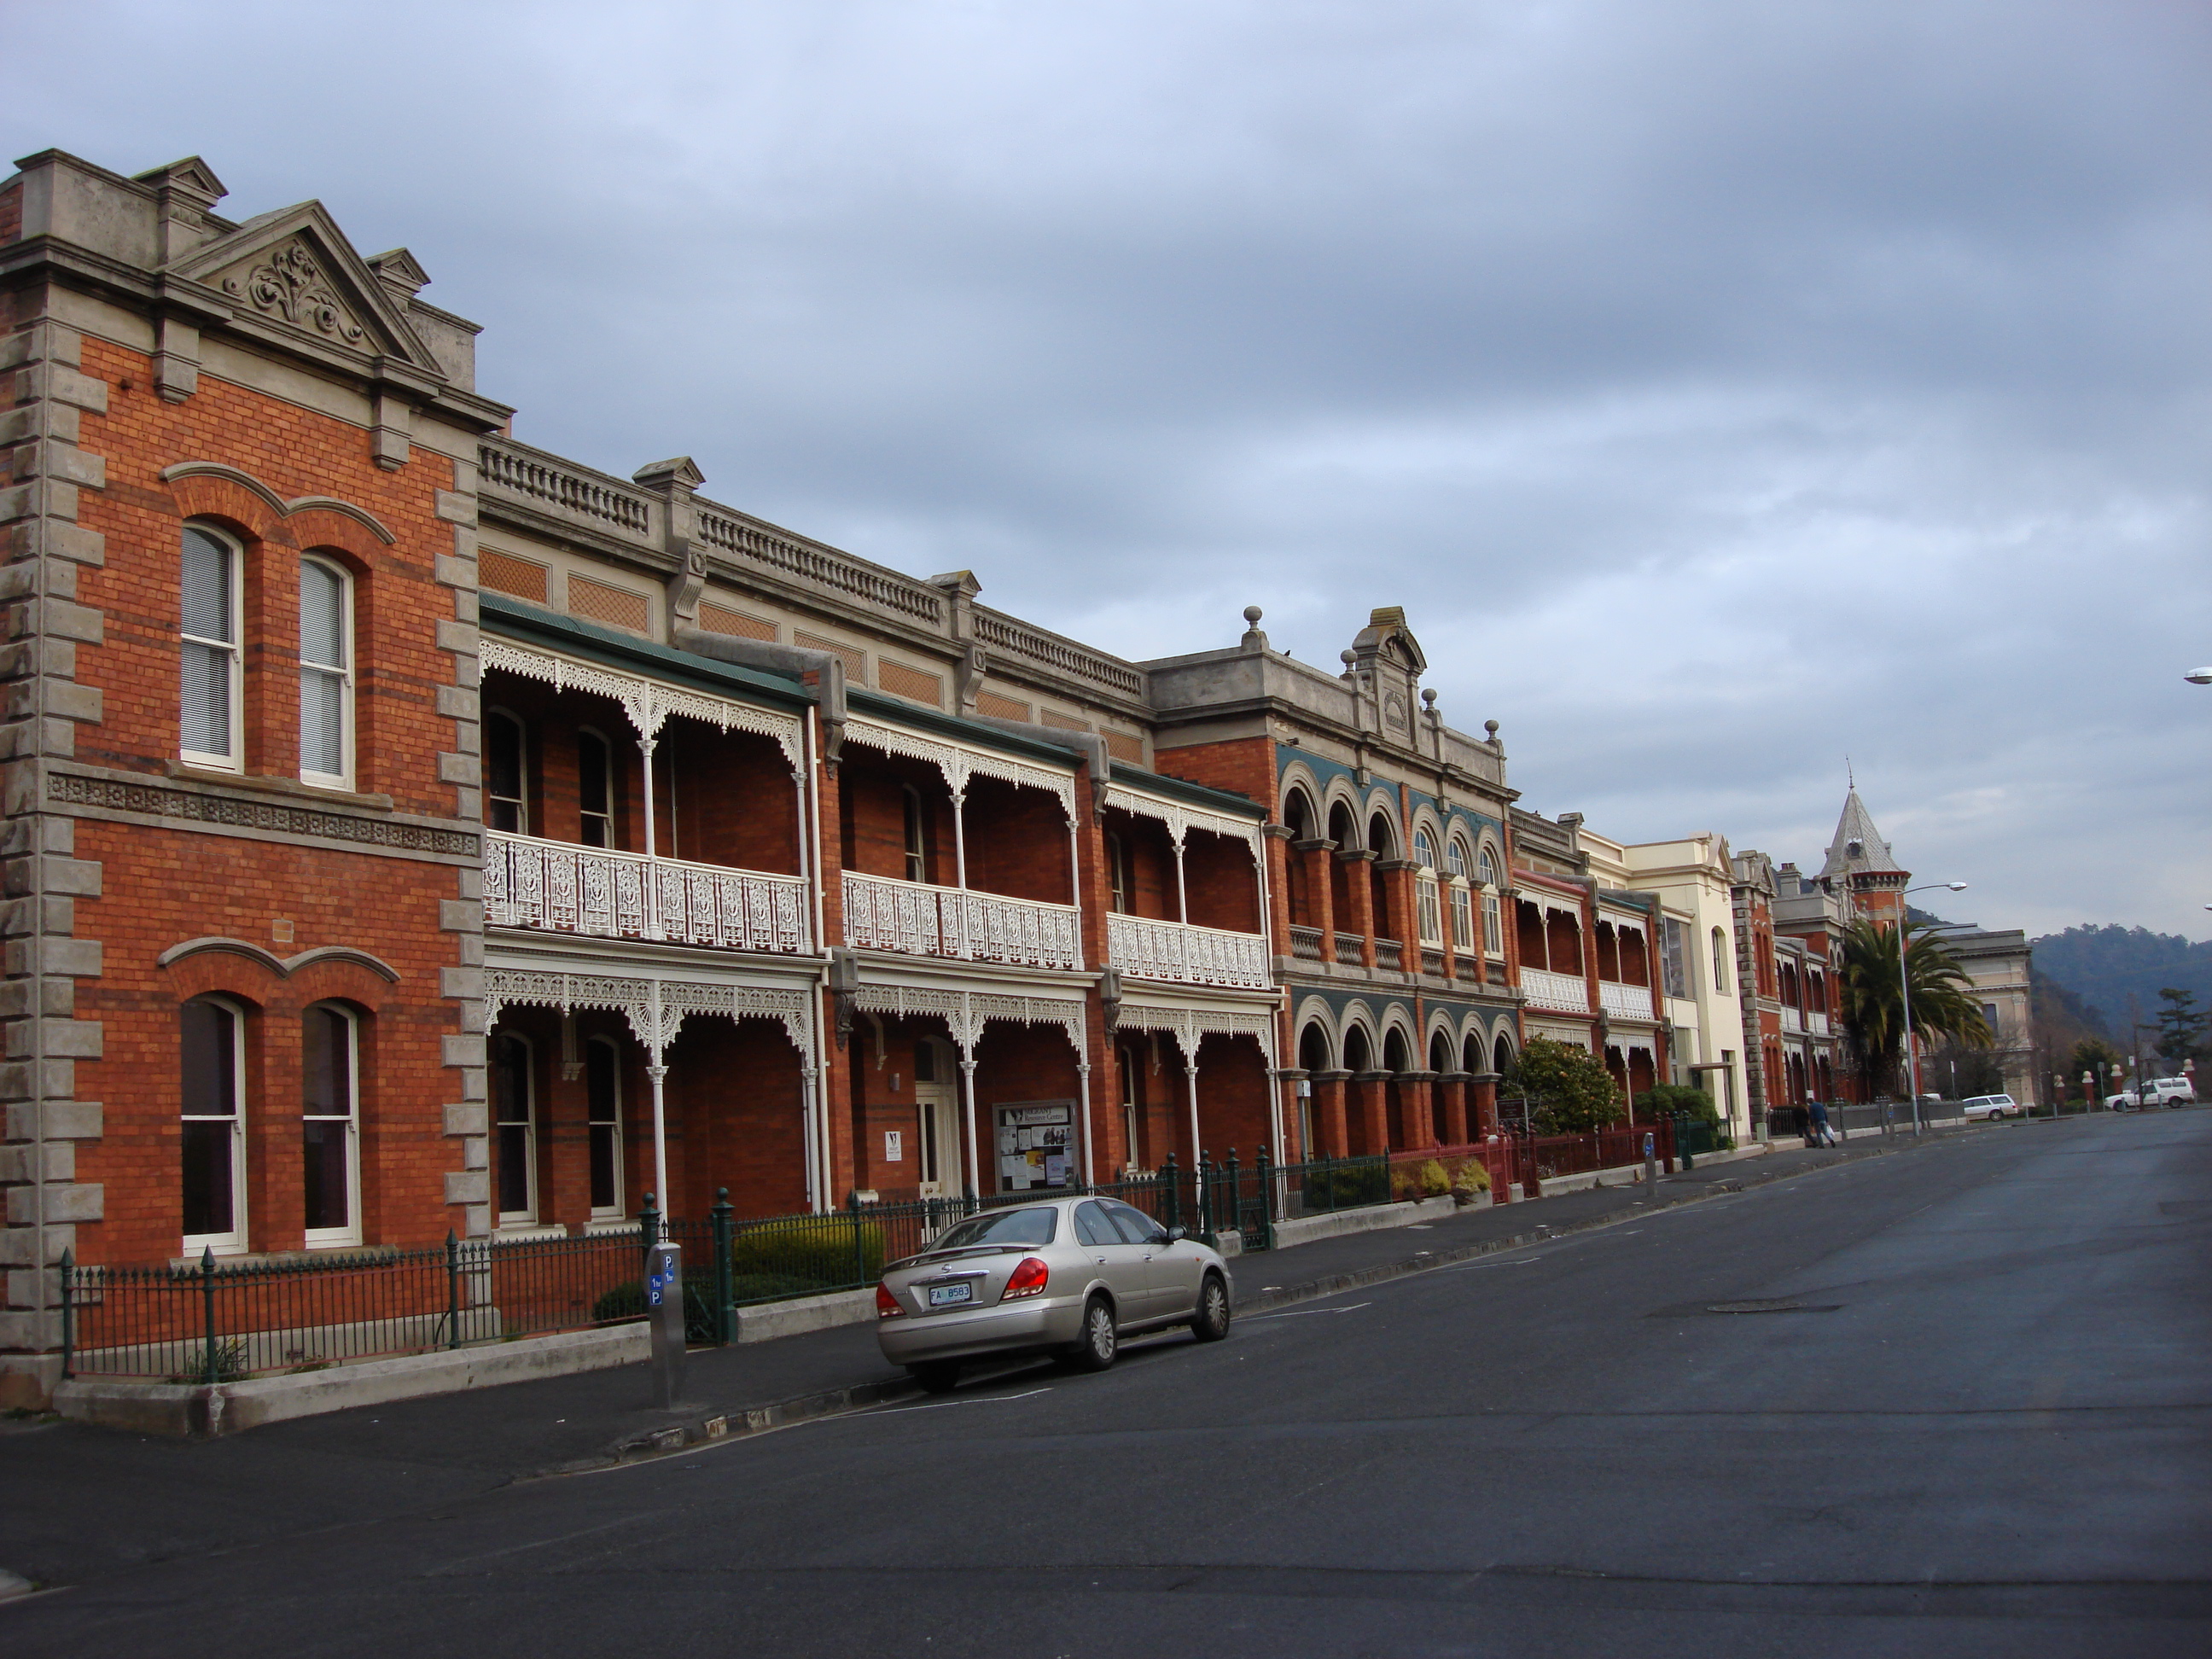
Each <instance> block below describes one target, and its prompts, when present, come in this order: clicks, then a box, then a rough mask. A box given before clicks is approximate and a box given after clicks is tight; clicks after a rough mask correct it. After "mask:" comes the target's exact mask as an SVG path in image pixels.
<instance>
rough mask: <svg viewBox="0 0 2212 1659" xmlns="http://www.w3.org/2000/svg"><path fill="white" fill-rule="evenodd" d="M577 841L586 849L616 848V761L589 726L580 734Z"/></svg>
mask: <svg viewBox="0 0 2212 1659" xmlns="http://www.w3.org/2000/svg"><path fill="white" fill-rule="evenodd" d="M576 807H577V813H578V827H577V837H576V838H577V839H578V840H579V841H580V842H583V843H584V845H585V846H586V847H612V846H613V845H614V844H615V757H614V750H613V748H612V747H611V745H610V744H608V742H607V740H606V739H605V738H603V737H601V736H600V735H599V733H598V732H594V731H593V730H592V728H591V727H590V726H585V727H583V728H581V729H580V731H578V732H577V733H576Z"/></svg>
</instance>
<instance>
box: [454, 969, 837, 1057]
mask: <svg viewBox="0 0 2212 1659" xmlns="http://www.w3.org/2000/svg"><path fill="white" fill-rule="evenodd" d="M510 1005H513V1006H524V1007H532V1008H558V1009H559V1010H560V1011H561V1012H562V1013H564V1014H567V1013H572V1012H574V1011H575V1010H576V1009H579V1008H600V1009H605V1010H606V1011H608V1012H611V1013H618V1014H621V1015H623V1017H624V1018H627V1019H628V1020H629V1027H630V1030H632V1031H634V1032H635V1033H636V1034H637V1040H638V1041H639V1042H641V1043H642V1044H643V1045H644V1046H645V1047H646V1048H647V1050H649V1051H650V1052H651V1054H652V1055H653V1064H654V1065H656V1066H657V1065H659V1063H660V1055H661V1053H662V1051H663V1050H664V1049H665V1048H667V1047H668V1045H669V1044H670V1043H671V1042H675V1040H676V1034H677V1032H678V1030H681V1029H682V1028H683V1024H684V1021H685V1020H686V1019H688V1018H690V1017H691V1016H692V1015H694V1014H708V1015H719V1016H720V1017H721V1018H724V1019H731V1020H738V1019H744V1018H747V1017H749V1016H758V1017H760V1018H766V1019H780V1020H781V1021H782V1022H783V1029H784V1034H785V1035H786V1036H788V1037H789V1038H790V1039H791V1043H792V1046H793V1048H797V1049H798V1050H799V1054H800V1055H801V1056H802V1058H803V1057H805V1056H806V1055H808V1054H811V1052H812V1043H811V1036H812V1034H813V1029H814V1011H813V999H812V997H811V995H810V994H809V992H808V991H807V990H806V989H805V988H804V987H797V986H793V987H790V988H788V989H786V988H784V987H780V986H758V985H714V984H705V983H701V982H699V981H694V980H677V979H658V978H654V977H653V976H651V975H629V974H562V973H553V972H550V971H543V970H539V969H525V968H487V969H484V1004H483V1006H484V1030H485V1031H486V1032H489V1031H490V1030H491V1029H492V1028H493V1027H494V1026H495V1025H496V1024H498V1023H499V1016H500V1011H501V1009H502V1008H505V1007H507V1006H510Z"/></svg>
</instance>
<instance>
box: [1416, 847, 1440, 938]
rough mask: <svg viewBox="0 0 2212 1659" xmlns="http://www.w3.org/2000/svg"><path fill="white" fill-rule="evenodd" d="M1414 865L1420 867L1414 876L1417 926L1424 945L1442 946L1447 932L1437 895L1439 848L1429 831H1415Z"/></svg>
mask: <svg viewBox="0 0 2212 1659" xmlns="http://www.w3.org/2000/svg"><path fill="white" fill-rule="evenodd" d="M1413 862H1414V863H1415V864H1417V865H1419V866H1420V867H1419V869H1418V870H1416V871H1414V872H1413V911H1414V916H1413V921H1414V925H1415V926H1416V927H1419V930H1420V934H1421V943H1422V944H1424V945H1442V944H1443V942H1444V930H1443V912H1442V909H1441V908H1440V905H1439V902H1438V898H1437V848H1436V843H1435V842H1432V841H1431V840H1430V839H1429V832H1428V831H1427V830H1425V829H1416V830H1414V831H1413Z"/></svg>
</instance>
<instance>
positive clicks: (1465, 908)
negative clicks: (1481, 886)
mask: <svg viewBox="0 0 2212 1659" xmlns="http://www.w3.org/2000/svg"><path fill="white" fill-rule="evenodd" d="M1444 862H1445V864H1446V865H1447V866H1448V867H1449V869H1450V871H1451V928H1452V950H1453V951H1454V952H1455V953H1456V954H1459V955H1462V956H1465V955H1468V954H1471V953H1472V952H1473V951H1474V896H1473V894H1472V893H1471V892H1470V890H1469V889H1468V884H1467V844H1466V843H1465V842H1462V841H1461V840H1460V839H1459V837H1458V836H1453V837H1452V838H1451V839H1450V840H1449V841H1448V842H1445V843H1444Z"/></svg>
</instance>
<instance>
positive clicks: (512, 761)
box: [483, 708, 530, 836]
mask: <svg viewBox="0 0 2212 1659" xmlns="http://www.w3.org/2000/svg"><path fill="white" fill-rule="evenodd" d="M483 743H484V823H485V824H486V825H487V826H488V827H489V828H491V829H500V830H504V831H505V832H506V833H507V834H508V835H511V836H526V835H528V834H529V833H530V794H529V788H528V782H529V779H528V763H527V757H526V753H525V750H526V744H525V743H524V741H523V732H522V722H521V721H520V720H517V719H515V717H514V716H513V715H512V714H508V713H507V711H506V710H505V709H503V708H495V709H492V710H491V711H489V713H488V714H485V715H484V722H483Z"/></svg>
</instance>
